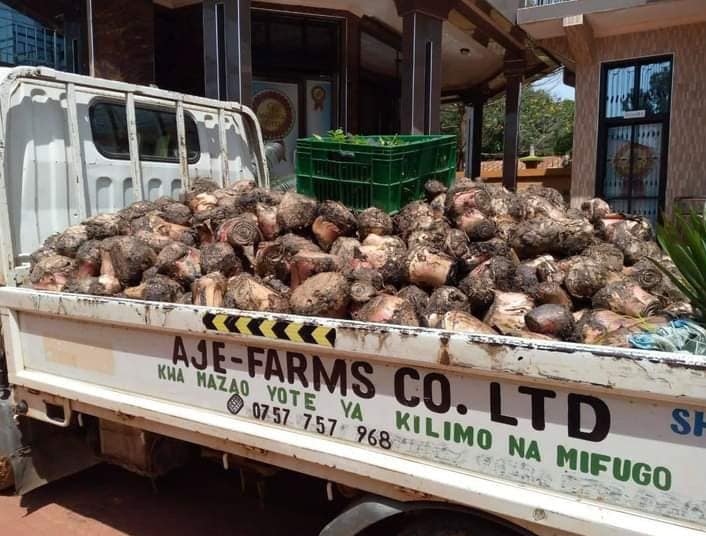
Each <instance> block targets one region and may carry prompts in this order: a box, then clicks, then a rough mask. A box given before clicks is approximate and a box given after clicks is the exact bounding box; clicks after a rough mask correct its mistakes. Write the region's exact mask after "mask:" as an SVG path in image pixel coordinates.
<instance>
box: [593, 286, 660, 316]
mask: <svg viewBox="0 0 706 536" xmlns="http://www.w3.org/2000/svg"><path fill="white" fill-rule="evenodd" d="M592 305H593V307H594V309H610V310H611V311H613V312H614V313H617V314H622V315H627V316H631V317H634V318H640V317H646V316H651V315H653V314H655V313H656V312H657V311H658V310H659V309H660V302H659V299H658V298H656V297H655V296H653V295H652V294H650V293H648V292H646V291H645V290H643V289H642V287H640V286H639V285H638V284H637V283H633V282H630V281H622V282H618V283H611V284H609V285H607V286H605V287H604V288H602V289H601V290H599V291H598V292H596V294H595V295H594V296H593V300H592Z"/></svg>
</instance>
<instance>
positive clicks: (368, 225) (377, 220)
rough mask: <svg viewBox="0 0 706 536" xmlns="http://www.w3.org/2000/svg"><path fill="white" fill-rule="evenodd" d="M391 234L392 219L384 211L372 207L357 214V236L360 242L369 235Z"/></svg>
mask: <svg viewBox="0 0 706 536" xmlns="http://www.w3.org/2000/svg"><path fill="white" fill-rule="evenodd" d="M392 232H393V224H392V218H391V217H390V215H389V214H387V213H386V212H385V211H383V210H380V209H379V208H374V207H373V208H366V209H365V210H364V211H362V212H361V213H360V214H358V234H359V235H360V239H361V240H365V239H366V237H367V236H368V235H370V234H376V235H381V236H387V235H391V234H392Z"/></svg>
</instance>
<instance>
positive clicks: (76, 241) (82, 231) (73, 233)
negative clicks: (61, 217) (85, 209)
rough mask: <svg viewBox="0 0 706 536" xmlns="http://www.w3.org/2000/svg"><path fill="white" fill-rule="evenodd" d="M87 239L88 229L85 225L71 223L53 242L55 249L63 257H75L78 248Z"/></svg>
mask: <svg viewBox="0 0 706 536" xmlns="http://www.w3.org/2000/svg"><path fill="white" fill-rule="evenodd" d="M86 240H88V230H87V228H86V226H85V225H73V226H71V227H69V228H68V229H66V230H65V231H64V232H62V233H61V234H60V235H59V236H58V237H57V238H56V242H55V246H54V247H55V249H56V252H57V253H58V254H59V255H63V256H64V257H71V258H74V257H76V253H77V252H78V248H80V247H81V244H83V243H84V242H85V241H86Z"/></svg>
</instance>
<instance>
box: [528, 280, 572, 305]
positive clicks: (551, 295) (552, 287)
mask: <svg viewBox="0 0 706 536" xmlns="http://www.w3.org/2000/svg"><path fill="white" fill-rule="evenodd" d="M532 297H533V298H534V300H535V301H536V302H537V303H538V304H540V305H545V304H554V305H562V306H564V307H567V308H569V309H572V308H573V301H572V300H571V297H570V296H569V295H568V294H567V292H566V291H565V290H564V289H563V288H562V287H561V285H560V284H557V283H552V282H550V281H544V282H543V283H540V284H539V285H537V288H536V289H535V291H534V293H533V294H532Z"/></svg>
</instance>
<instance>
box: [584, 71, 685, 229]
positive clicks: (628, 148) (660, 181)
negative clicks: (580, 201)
mask: <svg viewBox="0 0 706 536" xmlns="http://www.w3.org/2000/svg"><path fill="white" fill-rule="evenodd" d="M671 88H672V60H671V59H670V58H641V59H636V60H631V61H624V62H620V63H615V64H611V65H606V66H605V67H604V70H603V81H602V88H601V91H602V95H601V101H602V107H601V121H600V134H599V171H598V173H599V185H600V186H599V188H598V192H597V193H598V195H600V196H602V197H604V198H605V199H606V200H607V201H608V202H609V203H610V205H611V207H612V208H613V209H614V210H616V211H620V212H629V213H632V214H640V215H642V216H645V217H647V218H649V219H650V220H652V222H657V220H658V218H659V212H660V210H661V208H662V207H663V200H664V192H665V190H666V181H667V171H666V170H667V166H666V164H667V140H668V130H669V112H670V104H671Z"/></svg>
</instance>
